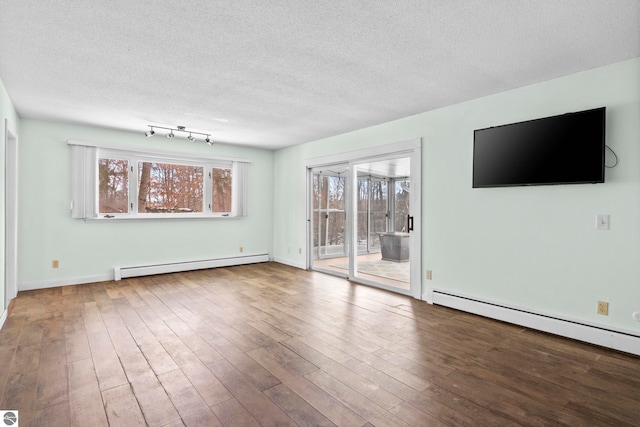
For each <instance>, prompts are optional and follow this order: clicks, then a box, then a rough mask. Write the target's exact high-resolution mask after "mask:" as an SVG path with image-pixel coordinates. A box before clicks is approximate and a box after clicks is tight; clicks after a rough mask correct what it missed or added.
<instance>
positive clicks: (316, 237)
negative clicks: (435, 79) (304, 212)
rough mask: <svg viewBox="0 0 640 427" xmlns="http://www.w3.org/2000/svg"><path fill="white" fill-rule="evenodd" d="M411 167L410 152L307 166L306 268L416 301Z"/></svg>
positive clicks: (414, 204)
mask: <svg viewBox="0 0 640 427" xmlns="http://www.w3.org/2000/svg"><path fill="white" fill-rule="evenodd" d="M417 152H418V153H419V150H417ZM415 164H417V165H418V173H417V175H418V176H419V155H418V154H417V153H416V152H414V151H413V150H412V151H409V152H407V153H406V154H404V155H403V154H396V153H390V154H388V155H386V156H376V157H374V158H363V159H354V160H352V161H349V162H347V163H333V164H325V165H321V166H315V167H310V168H309V169H308V170H309V175H308V176H309V182H310V186H309V190H310V191H309V195H310V201H309V221H308V222H309V237H310V238H309V246H310V247H309V254H310V257H309V267H310V268H311V269H313V270H318V271H322V272H327V273H331V274H334V275H339V276H342V277H346V278H349V280H352V281H356V282H361V283H365V284H368V285H372V286H377V287H381V288H385V289H389V290H392V291H395V292H399V293H403V294H408V295H413V296H416V297H418V296H419V295H420V283H419V282H420V277H419V274H420V265H419V264H420V258H419V252H420V239H419V235H416V234H414V231H413V230H415V227H416V225H417V221H416V219H415V218H416V217H415V212H416V209H419V203H418V202H417V201H416V200H415V194H412V192H411V189H412V183H413V180H414V179H416V178H415V175H416V173H415V172H414V171H413V170H412V165H415ZM412 266H413V267H415V268H412ZM412 275H413V276H415V277H414V279H413V280H412Z"/></svg>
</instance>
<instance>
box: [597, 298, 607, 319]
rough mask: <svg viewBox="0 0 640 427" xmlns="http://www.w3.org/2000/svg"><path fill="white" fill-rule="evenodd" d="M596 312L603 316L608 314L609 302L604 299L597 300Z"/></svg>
mask: <svg viewBox="0 0 640 427" xmlns="http://www.w3.org/2000/svg"><path fill="white" fill-rule="evenodd" d="M598 314H602V315H603V316H608V315H609V303H608V302H605V301H598Z"/></svg>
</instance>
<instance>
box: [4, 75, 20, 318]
mask: <svg viewBox="0 0 640 427" xmlns="http://www.w3.org/2000/svg"><path fill="white" fill-rule="evenodd" d="M5 119H8V120H9V122H11V123H12V124H13V126H14V130H15V131H16V132H17V131H18V130H17V128H18V115H17V114H16V110H15V108H14V107H13V103H12V102H11V99H10V98H9V95H8V94H7V91H6V89H5V88H4V84H3V83H2V80H0V141H1V146H0V195H1V196H0V316H2V314H3V313H4V309H5V308H6V307H5V290H6V289H5V277H4V264H5V253H4V250H5V248H4V247H5V236H6V234H5V225H4V220H5V218H4V217H5V194H4V182H5V153H6V151H5V150H6V147H5Z"/></svg>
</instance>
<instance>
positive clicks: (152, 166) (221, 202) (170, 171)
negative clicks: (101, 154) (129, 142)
mask: <svg viewBox="0 0 640 427" xmlns="http://www.w3.org/2000/svg"><path fill="white" fill-rule="evenodd" d="M129 167H130V165H129V161H128V160H122V159H110V158H100V159H98V181H99V189H98V212H99V213H105V214H109V213H128V212H129V209H128V208H129V206H128V204H129ZM210 174H211V191H212V202H211V211H212V212H215V213H230V212H231V209H232V186H233V173H232V169H231V168H218V167H215V168H212V169H211V170H210ZM137 190H138V191H137V198H138V213H190V212H203V211H204V167H202V166H192V165H178V164H171V163H159V162H138V188H137ZM134 196H135V195H134Z"/></svg>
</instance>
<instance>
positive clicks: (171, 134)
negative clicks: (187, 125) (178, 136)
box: [167, 131, 175, 139]
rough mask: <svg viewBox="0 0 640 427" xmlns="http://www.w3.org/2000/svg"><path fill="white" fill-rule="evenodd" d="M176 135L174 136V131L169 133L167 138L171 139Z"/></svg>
mask: <svg viewBox="0 0 640 427" xmlns="http://www.w3.org/2000/svg"><path fill="white" fill-rule="evenodd" d="M174 136H175V135H174V134H173V131H169V133H168V134H167V138H169V139H171V138H173V137H174Z"/></svg>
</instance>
